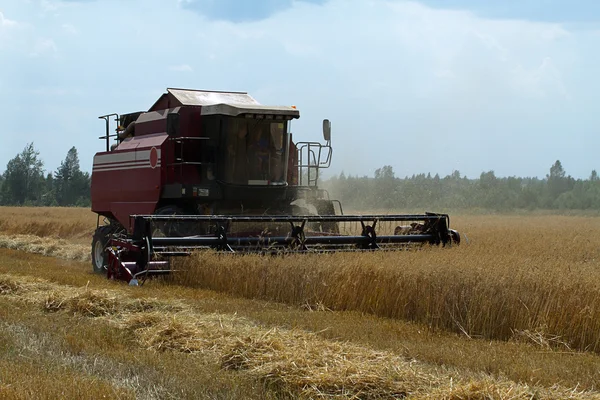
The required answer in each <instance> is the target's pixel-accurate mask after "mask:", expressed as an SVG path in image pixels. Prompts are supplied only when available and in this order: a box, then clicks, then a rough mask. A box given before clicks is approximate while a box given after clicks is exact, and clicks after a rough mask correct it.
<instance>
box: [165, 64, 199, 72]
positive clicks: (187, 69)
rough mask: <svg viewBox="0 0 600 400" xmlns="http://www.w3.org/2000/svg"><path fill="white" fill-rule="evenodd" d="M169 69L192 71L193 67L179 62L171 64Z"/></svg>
mask: <svg viewBox="0 0 600 400" xmlns="http://www.w3.org/2000/svg"><path fill="white" fill-rule="evenodd" d="M169 70H171V71H176V72H192V71H194V69H193V68H192V67H190V66H189V65H188V64H180V65H172V66H170V67H169Z"/></svg>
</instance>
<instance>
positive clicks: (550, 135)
mask: <svg viewBox="0 0 600 400" xmlns="http://www.w3.org/2000/svg"><path fill="white" fill-rule="evenodd" d="M540 3H541V2H539V1H531V0H522V1H517V0H504V1H501V2H500V1H498V2H491V1H475V0H447V1H442V0H423V1H420V2H417V1H402V0H255V1H252V2H250V1H245V0H244V1H242V0H239V1H234V0H128V1H122V0H85V1H84V0H80V1H77V0H70V1H57V0H18V1H17V0H13V1H8V2H6V1H5V2H2V3H0V93H2V97H0V108H1V109H2V110H3V112H4V116H5V118H4V119H3V122H2V127H1V128H0V135H2V136H1V137H2V144H3V145H2V146H0V171H3V170H4V167H5V166H6V163H7V162H8V160H9V159H10V158H12V157H14V156H15V155H16V154H17V153H18V152H19V151H21V150H22V149H23V147H25V145H26V144H27V143H28V142H32V141H33V142H34V144H35V146H36V148H37V149H38V150H39V151H40V152H41V157H42V159H43V160H44V161H45V167H46V170H47V171H54V170H56V168H57V167H58V166H59V164H60V162H61V161H62V160H63V159H64V157H65V156H66V153H67V151H68V149H69V148H70V147H71V146H76V147H77V149H78V150H79V153H80V154H79V155H80V160H81V166H82V168H83V169H84V170H88V171H89V170H90V169H91V163H92V157H93V155H94V153H95V152H96V151H100V150H102V149H103V143H102V142H101V141H100V140H98V139H97V138H98V136H100V135H101V134H103V124H102V122H101V121H100V120H98V119H97V117H98V116H99V115H103V114H107V113H111V112H118V113H125V112H130V111H137V110H144V109H147V108H148V107H149V106H150V105H152V103H153V102H154V101H155V100H156V99H157V98H158V97H159V96H160V94H161V93H163V92H164V90H165V88H166V87H188V88H196V89H215V90H242V91H248V92H249V93H250V94H252V95H253V96H254V97H255V98H256V99H257V100H258V101H260V102H261V103H263V104H271V105H296V106H298V108H299V109H300V113H301V118H300V120H299V121H295V122H294V125H293V132H294V135H295V137H296V138H298V139H302V140H318V139H320V137H321V136H320V135H321V134H320V127H321V120H322V119H323V118H329V119H330V120H331V121H332V126H333V134H332V136H333V145H334V148H335V150H334V159H333V167H332V170H331V172H332V173H339V172H341V171H342V170H343V171H345V172H346V173H350V174H353V175H356V174H358V175H372V174H373V172H374V170H375V169H377V168H379V167H381V166H383V165H386V164H389V165H392V166H393V167H394V170H395V172H396V174H397V175H399V176H405V175H412V174H414V173H426V172H431V173H440V174H441V175H446V174H449V173H451V172H452V171H453V170H459V171H460V172H461V173H462V174H463V175H467V176H469V177H476V176H479V174H480V173H481V172H482V171H488V170H494V171H495V172H496V174H497V175H500V176H511V175H519V176H540V177H543V176H544V175H545V174H546V173H548V171H549V168H550V166H551V165H552V163H553V162H554V161H555V160H557V159H560V160H561V162H562V163H563V166H564V167H565V169H566V171H567V173H569V174H571V175H573V176H576V177H581V178H584V177H588V176H589V174H590V172H591V170H592V169H600V157H598V149H599V148H600V135H599V134H598V129H599V128H600V113H599V112H598V109H599V108H600V107H599V106H598V104H599V96H598V93H600V81H599V79H598V77H597V75H598V71H600V55H599V54H598V51H597V49H598V48H600V2H594V1H583V0H572V1H569V2H567V1H557V0H549V1H546V2H544V3H545V4H544V6H543V7H541V6H540Z"/></svg>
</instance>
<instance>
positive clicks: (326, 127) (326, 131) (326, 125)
mask: <svg viewBox="0 0 600 400" xmlns="http://www.w3.org/2000/svg"><path fill="white" fill-rule="evenodd" d="M323 138H324V139H325V141H326V142H329V141H330V140H331V122H330V121H329V120H328V119H324V120H323Z"/></svg>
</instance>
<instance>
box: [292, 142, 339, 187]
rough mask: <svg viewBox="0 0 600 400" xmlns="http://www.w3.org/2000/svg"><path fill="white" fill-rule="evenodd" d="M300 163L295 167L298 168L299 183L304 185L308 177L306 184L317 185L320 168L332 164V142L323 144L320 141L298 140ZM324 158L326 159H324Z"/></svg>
mask: <svg viewBox="0 0 600 400" xmlns="http://www.w3.org/2000/svg"><path fill="white" fill-rule="evenodd" d="M296 147H297V149H298V164H297V165H295V166H294V167H296V168H298V183H299V185H300V186H303V185H304V180H305V178H306V186H317V184H318V181H319V170H320V169H322V168H329V166H330V165H331V156H332V153H333V148H332V147H331V144H330V143H329V142H327V144H322V143H319V142H298V143H296ZM323 158H324V159H323Z"/></svg>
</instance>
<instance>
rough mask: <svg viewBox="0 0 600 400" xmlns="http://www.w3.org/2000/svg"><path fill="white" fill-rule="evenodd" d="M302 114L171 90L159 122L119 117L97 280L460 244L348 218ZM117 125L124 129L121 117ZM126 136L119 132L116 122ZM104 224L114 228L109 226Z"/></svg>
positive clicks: (403, 221) (95, 178)
mask: <svg viewBox="0 0 600 400" xmlns="http://www.w3.org/2000/svg"><path fill="white" fill-rule="evenodd" d="M299 117H300V114H299V112H298V110H297V109H296V108H295V107H293V106H292V107H287V106H275V107H271V106H264V105H261V104H259V103H258V102H257V101H256V100H254V99H253V98H252V97H251V96H249V95H248V94H247V93H243V92H217V91H204V90H187V89H167V93H165V94H163V95H162V96H161V97H160V98H159V99H158V100H157V101H156V102H155V103H154V105H153V106H152V107H151V108H150V110H148V111H147V112H135V113H129V114H121V115H119V114H109V115H104V116H102V117H100V118H101V119H104V120H105V122H106V135H105V136H102V137H100V139H103V140H105V141H106V151H103V152H100V153H97V154H96V155H95V157H94V165H93V170H92V189H91V192H92V211H94V212H95V213H97V214H98V228H97V229H96V232H95V234H94V238H93V241H92V264H93V268H94V271H96V272H101V273H107V275H108V277H109V278H112V279H120V280H124V281H127V282H129V283H130V284H137V283H138V281H139V279H145V278H146V277H148V276H149V275H153V274H165V273H169V272H170V270H171V266H170V262H169V260H170V259H171V257H174V256H183V255H189V254H191V252H193V251H198V250H202V249H213V250H216V251H220V252H229V253H240V252H259V253H280V252H315V251H317V252H327V251H369V250H376V249H403V248H406V247H408V246H413V245H420V244H436V245H439V244H441V245H448V244H451V243H458V242H460V236H459V234H458V233H457V232H456V231H454V230H451V229H449V217H448V215H445V214H435V213H425V214H423V215H344V214H343V210H342V205H341V203H340V202H339V201H337V200H331V199H330V198H329V194H328V193H327V191H325V190H323V189H320V188H319V187H318V185H317V183H318V179H319V170H320V169H322V168H327V167H329V165H330V164H331V157H332V147H331V124H330V123H329V121H328V120H324V121H323V136H324V139H325V144H321V143H318V142H294V141H293V140H292V133H291V131H290V126H291V121H292V120H293V119H295V118H299ZM113 118H114V119H113ZM112 121H114V122H116V125H117V128H116V132H115V133H113V134H111V131H112V129H111V122H112ZM100 216H102V217H104V222H105V223H104V224H100Z"/></svg>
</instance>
